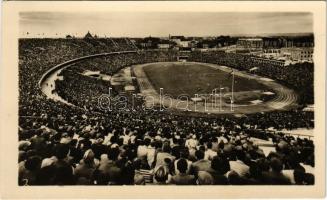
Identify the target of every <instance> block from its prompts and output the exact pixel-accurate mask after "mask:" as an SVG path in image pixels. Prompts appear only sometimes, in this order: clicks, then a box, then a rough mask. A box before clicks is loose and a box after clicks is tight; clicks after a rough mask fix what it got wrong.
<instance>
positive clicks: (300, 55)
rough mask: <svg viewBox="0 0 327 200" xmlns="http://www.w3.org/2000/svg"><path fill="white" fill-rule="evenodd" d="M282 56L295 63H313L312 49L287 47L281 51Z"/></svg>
mask: <svg viewBox="0 0 327 200" xmlns="http://www.w3.org/2000/svg"><path fill="white" fill-rule="evenodd" d="M280 52H281V53H280V54H281V55H282V56H283V57H286V58H288V59H290V60H293V61H310V62H311V61H312V60H313V48H312V47H286V48H281V49H280Z"/></svg>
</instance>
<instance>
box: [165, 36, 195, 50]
mask: <svg viewBox="0 0 327 200" xmlns="http://www.w3.org/2000/svg"><path fill="white" fill-rule="evenodd" d="M169 40H170V41H172V42H175V43H176V44H177V46H179V47H182V48H187V47H191V42H192V41H191V40H188V39H186V38H185V37H184V36H171V37H170V38H169Z"/></svg>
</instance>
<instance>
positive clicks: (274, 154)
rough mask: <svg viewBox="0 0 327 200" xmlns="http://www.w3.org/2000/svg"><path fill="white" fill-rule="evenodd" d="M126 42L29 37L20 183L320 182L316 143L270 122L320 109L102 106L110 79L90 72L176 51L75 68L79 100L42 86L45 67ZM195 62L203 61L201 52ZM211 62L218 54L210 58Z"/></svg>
mask: <svg viewBox="0 0 327 200" xmlns="http://www.w3.org/2000/svg"><path fill="white" fill-rule="evenodd" d="M124 41H125V40H117V41H115V45H112V44H111V43H110V42H112V41H111V40H108V39H107V40H104V41H102V40H99V41H97V40H96V39H88V40H86V39H66V40H64V39H54V40H51V39H30V40H20V43H19V44H20V46H19V76H20V77H19V95H20V96H19V130H18V136H19V158H18V162H19V184H20V185H168V184H176V185H227V184H231V185H244V184H252V185H253V184H255V185H260V184H278V185H281V184H299V185H311V184H314V175H313V168H314V144H313V141H312V140H310V139H308V138H299V137H294V136H287V135H284V134H282V133H274V132H270V131H269V130H268V129H269V128H271V127H272V128H274V129H277V130H281V129H296V128H301V127H302V128H303V127H304V128H313V126H314V124H313V113H311V112H302V111H301V110H292V111H276V112H270V113H257V114H251V115H248V116H243V117H236V116H220V117H204V116H203V117H193V116H184V115H183V116H181V115H176V114H173V113H169V112H165V111H164V112H156V111H149V110H141V109H140V110H138V109H137V108H136V109H137V110H136V111H123V110H114V111H111V112H93V111H94V107H95V106H94V105H93V104H92V103H90V102H92V98H93V97H97V96H98V95H99V94H100V93H102V92H105V93H106V92H107V86H108V85H107V84H108V83H107V82H104V81H102V80H98V79H94V78H91V77H86V76H82V75H81V74H80V73H81V72H82V71H83V70H87V69H88V70H99V71H101V73H104V74H107V75H112V74H113V73H115V72H117V70H119V69H121V68H123V67H125V66H129V65H131V64H137V63H146V62H158V61H171V60H174V59H175V60H176V53H175V52H160V51H138V52H135V53H128V54H122V55H118V56H117V55H116V56H109V57H106V58H105V59H102V58H95V59H94V60H92V61H86V62H81V63H77V64H75V65H76V66H72V67H71V68H67V70H64V71H63V72H62V75H63V76H64V80H66V81H61V82H60V84H58V90H59V91H61V93H60V94H62V95H63V96H64V97H65V98H67V99H68V100H69V101H70V102H73V103H74V104H75V105H77V106H69V105H66V104H64V103H61V102H56V101H54V100H52V99H47V98H46V97H45V96H44V95H43V94H42V93H41V91H40V88H38V81H39V79H40V78H41V76H42V74H43V73H45V72H46V71H47V70H48V69H50V68H51V67H53V66H55V65H56V64H59V63H62V62H64V61H67V60H70V59H73V58H76V57H80V56H85V55H89V54H94V53H100V52H110V51H117V50H119V51H127V50H133V48H134V47H133V46H129V45H127V43H124ZM125 42H126V41H125ZM120 44H121V45H120ZM112 46H113V47H112ZM111 47H112V48H111ZM193 56H194V55H193ZM210 58H211V57H210ZM192 60H194V61H200V60H196V59H195V56H194V57H193V58H192ZM234 60H235V59H234ZM201 62H212V61H210V60H209V56H208V58H207V59H204V60H201ZM226 62H227V61H226ZM231 62H236V61H231ZM220 64H222V63H220ZM226 65H227V64H226ZM231 67H236V68H237V66H236V65H235V66H234V65H231ZM68 69H69V70H68ZM299 73H300V72H299ZM301 76H303V75H302V74H301ZM272 78H273V77H272ZM56 86H57V85H56ZM64 91H66V92H64ZM93 101H94V99H93ZM261 140H264V141H270V142H271V144H272V146H270V150H271V152H270V153H265V152H264V151H263V148H264V147H262V146H260V145H259V144H258V143H259V142H260V141H261Z"/></svg>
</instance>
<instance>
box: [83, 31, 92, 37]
mask: <svg viewBox="0 0 327 200" xmlns="http://www.w3.org/2000/svg"><path fill="white" fill-rule="evenodd" d="M84 38H87V39H90V38H93V36H92V35H91V33H90V32H89V31H88V32H87V33H86V35H85V36H84Z"/></svg>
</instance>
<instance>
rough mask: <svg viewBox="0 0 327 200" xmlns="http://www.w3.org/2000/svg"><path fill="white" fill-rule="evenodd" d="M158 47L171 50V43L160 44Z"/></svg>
mask: <svg viewBox="0 0 327 200" xmlns="http://www.w3.org/2000/svg"><path fill="white" fill-rule="evenodd" d="M157 46H158V49H169V48H170V44H169V43H159V44H158V45H157Z"/></svg>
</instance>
